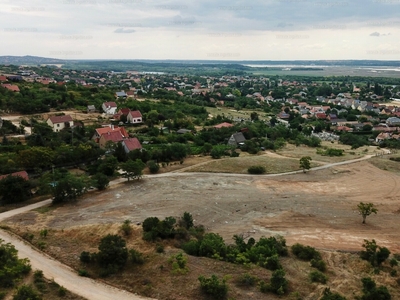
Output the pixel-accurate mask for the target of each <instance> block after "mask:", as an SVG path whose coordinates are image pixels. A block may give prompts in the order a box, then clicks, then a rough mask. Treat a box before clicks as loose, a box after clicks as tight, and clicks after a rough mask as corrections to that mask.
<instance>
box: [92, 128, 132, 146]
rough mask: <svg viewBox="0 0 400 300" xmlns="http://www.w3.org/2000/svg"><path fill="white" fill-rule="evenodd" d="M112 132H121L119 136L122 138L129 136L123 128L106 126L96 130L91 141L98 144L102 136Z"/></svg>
mask: <svg viewBox="0 0 400 300" xmlns="http://www.w3.org/2000/svg"><path fill="white" fill-rule="evenodd" d="M114 131H119V132H121V134H122V136H123V137H124V138H128V137H129V135H128V133H127V132H126V130H125V128H124V127H118V126H115V127H114V126H113V125H111V126H106V127H102V128H97V129H96V130H95V132H94V135H93V136H92V140H94V141H95V142H96V143H99V142H100V137H101V136H102V135H103V134H105V133H108V132H114Z"/></svg>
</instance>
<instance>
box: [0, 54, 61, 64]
mask: <svg viewBox="0 0 400 300" xmlns="http://www.w3.org/2000/svg"><path fill="white" fill-rule="evenodd" d="M65 62H66V60H62V59H56V58H48V57H39V56H30V55H26V56H11V55H7V56H0V64H2V65H8V64H10V65H40V64H64V63H65Z"/></svg>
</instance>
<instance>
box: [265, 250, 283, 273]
mask: <svg viewBox="0 0 400 300" xmlns="http://www.w3.org/2000/svg"><path fill="white" fill-rule="evenodd" d="M261 265H262V266H263V267H264V268H266V269H268V270H271V271H275V270H278V269H281V268H282V265H281V264H280V262H279V256H278V255H277V254H274V255H272V256H270V257H267V258H266V259H265V261H264V262H261Z"/></svg>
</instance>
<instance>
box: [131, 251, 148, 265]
mask: <svg viewBox="0 0 400 300" xmlns="http://www.w3.org/2000/svg"><path fill="white" fill-rule="evenodd" d="M129 257H130V259H131V262H132V263H133V264H138V265H142V264H143V263H144V258H143V254H142V253H140V252H139V251H137V250H135V249H130V250H129Z"/></svg>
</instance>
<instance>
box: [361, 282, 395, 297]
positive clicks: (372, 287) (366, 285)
mask: <svg viewBox="0 0 400 300" xmlns="http://www.w3.org/2000/svg"><path fill="white" fill-rule="evenodd" d="M361 282H362V284H363V289H362V291H363V295H362V296H361V300H391V299H392V296H391V295H390V293H389V291H388V289H387V288H386V287H385V286H380V287H376V283H375V281H374V280H372V279H371V278H370V277H365V278H362V279H361Z"/></svg>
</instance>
